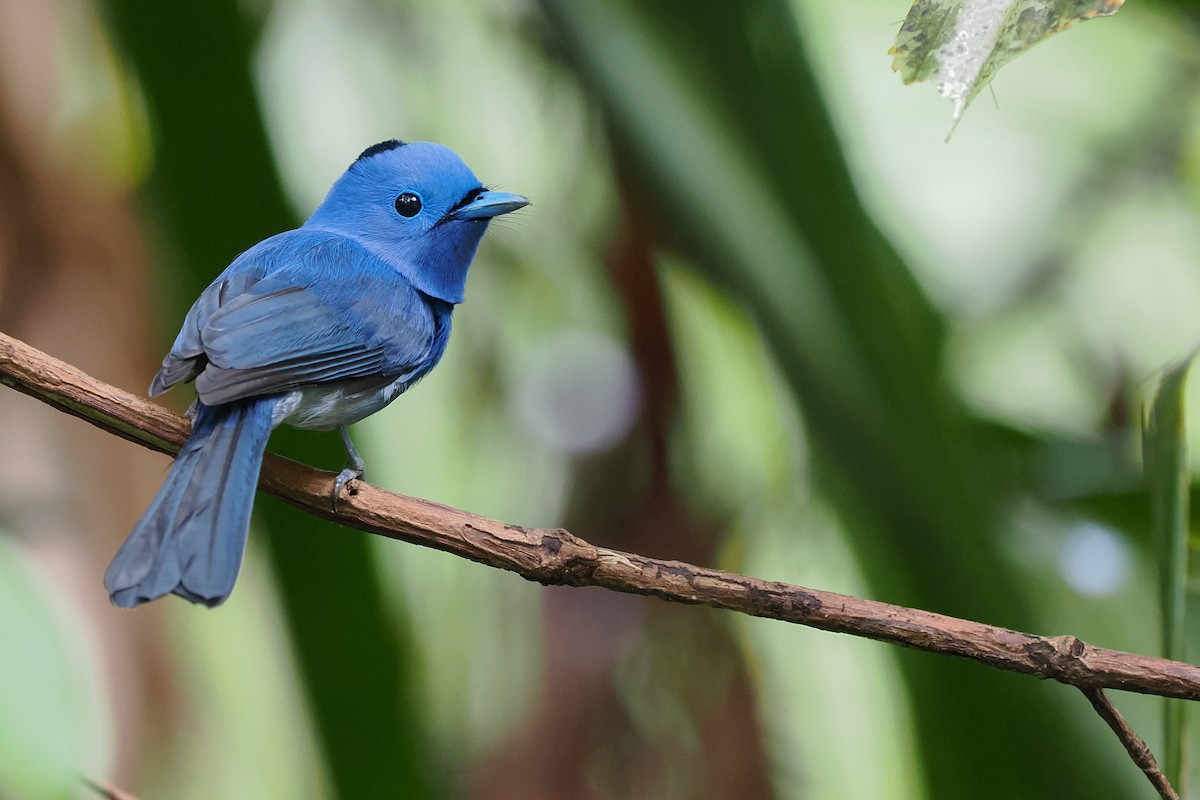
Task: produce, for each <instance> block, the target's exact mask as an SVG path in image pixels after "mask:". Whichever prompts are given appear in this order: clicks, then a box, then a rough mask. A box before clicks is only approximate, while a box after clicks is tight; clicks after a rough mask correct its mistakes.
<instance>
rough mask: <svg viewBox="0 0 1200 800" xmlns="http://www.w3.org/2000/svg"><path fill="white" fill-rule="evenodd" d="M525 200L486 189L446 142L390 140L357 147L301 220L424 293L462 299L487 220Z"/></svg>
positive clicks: (455, 300) (523, 204) (447, 299)
mask: <svg viewBox="0 0 1200 800" xmlns="http://www.w3.org/2000/svg"><path fill="white" fill-rule="evenodd" d="M527 205H529V201H528V200H526V199H525V198H524V197H522V196H521V195H519V194H510V193H508V192H494V191H488V190H487V189H485V188H484V186H483V185H482V184H481V183H480V182H479V179H478V178H476V177H475V174H474V173H473V172H471V170H470V168H469V167H467V165H466V164H464V163H463V160H462V159H461V158H459V157H458V155H457V154H456V153H455V152H454V151H453V150H451V149H450V148H448V147H443V146H442V145H440V144H432V143H430V142H414V143H412V144H405V143H403V142H399V141H395V140H393V141H389V142H381V143H380V144H377V145H374V146H372V147H369V148H367V149H366V150H365V151H363V154H362V155H360V156H359V157H358V160H356V161H355V162H354V163H353V164H351V165H350V168H349V169H348V170H346V172H345V174H343V175H342V177H340V178H338V180H337V182H336V183H334V184H333V188H331V189H330V190H329V194H328V195H326V197H325V200H324V202H322V203H321V205H320V206H319V207H318V208H317V210H316V211H315V212H313V215H312V217H310V218H309V220H308V222H307V223H305V225H306V226H308V227H314V228H320V229H324V230H330V231H334V232H336V233H339V234H342V235H345V236H349V237H351V238H353V239H355V240H356V241H358V242H359V243H361V244H362V245H363V246H364V247H366V248H367V249H368V250H370V251H371V252H372V253H373V254H375V255H376V256H378V257H380V258H382V259H383V260H384V261H386V262H387V263H389V264H391V265H392V266H393V267H394V268H395V269H397V270H398V271H399V272H400V273H401V274H402V275H403V276H404V277H405V278H407V279H408V280H409V281H410V282H411V283H412V284H413V286H415V287H416V288H417V289H419V290H420V291H422V292H424V293H425V294H428V295H430V296H432V297H437V298H439V299H441V300H445V301H446V302H449V303H461V302H462V300H463V292H464V290H465V288H466V280H467V268H468V267H469V266H471V259H472V258H474V257H475V249H476V248H477V247H478V246H479V240H480V239H481V238H482V237H483V232H484V231H485V230H486V229H487V223H488V221H489V220H491V219H492V217H496V216H499V215H501V214H507V213H508V212H510V211H516V210H517V209H518V208H522V207H523V206H527Z"/></svg>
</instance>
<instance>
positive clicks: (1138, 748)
mask: <svg viewBox="0 0 1200 800" xmlns="http://www.w3.org/2000/svg"><path fill="white" fill-rule="evenodd" d="M1080 691H1082V692H1083V696H1084V697H1086V698H1087V699H1088V702H1090V703H1091V704H1092V708H1094V709H1096V713H1097V714H1099V715H1100V717H1101V718H1102V719H1103V720H1104V721H1105V722H1107V723H1108V727H1110V728H1112V730H1113V733H1115V734H1116V735H1117V738H1118V739H1120V740H1121V744H1123V745H1125V752H1127V753H1129V757H1130V758H1132V759H1133V763H1135V764H1137V765H1138V767H1139V768H1140V769H1141V770H1142V772H1144V773H1146V777H1147V778H1148V779H1149V780H1150V783H1152V784H1153V785H1154V788H1155V789H1156V790H1157V791H1158V794H1159V796H1160V797H1162V798H1163V800H1179V795H1178V794H1177V793H1176V792H1175V789H1174V788H1173V787H1172V786H1171V782H1170V781H1168V780H1167V776H1166V775H1164V774H1163V771H1162V770H1161V769H1159V766H1158V762H1157V761H1155V760H1154V754H1153V753H1151V752H1150V748H1149V747H1147V746H1146V743H1145V742H1144V741H1143V740H1142V737H1140V736H1138V735H1137V733H1135V732H1134V730H1133V728H1131V727H1129V723H1128V722H1126V721H1125V718H1124V717H1123V716H1121V712H1120V711H1118V710H1117V707H1116V706H1114V705H1113V703H1112V700H1110V699H1109V697H1108V695H1107V694H1105V693H1104V690H1103V689H1095V688H1091V689H1081V690H1080Z"/></svg>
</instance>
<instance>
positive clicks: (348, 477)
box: [333, 467, 367, 511]
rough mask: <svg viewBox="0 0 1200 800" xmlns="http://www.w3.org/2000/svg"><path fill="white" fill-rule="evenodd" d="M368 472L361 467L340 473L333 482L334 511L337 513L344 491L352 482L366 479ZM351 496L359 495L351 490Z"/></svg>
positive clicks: (348, 468)
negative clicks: (339, 500) (339, 499)
mask: <svg viewBox="0 0 1200 800" xmlns="http://www.w3.org/2000/svg"><path fill="white" fill-rule="evenodd" d="M366 474H367V473H366V470H364V469H362V468H361V467H346V468H345V469H344V470H342V471H341V472H339V473H338V476H337V477H336V478H335V479H334V481H333V510H334V511H337V508H338V498H339V497H341V496H342V490H343V489H345V488H346V485H347V484H349V483H350V482H351V481H356V480H362V479H363V478H365V477H366ZM350 494H352V495H354V494H358V492H357V491H355V490H354V489H353V488H351V489H350Z"/></svg>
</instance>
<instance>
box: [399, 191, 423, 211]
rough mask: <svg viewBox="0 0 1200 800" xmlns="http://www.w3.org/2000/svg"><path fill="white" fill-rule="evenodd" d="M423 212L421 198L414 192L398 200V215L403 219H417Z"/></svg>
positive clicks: (405, 194) (406, 193)
mask: <svg viewBox="0 0 1200 800" xmlns="http://www.w3.org/2000/svg"><path fill="white" fill-rule="evenodd" d="M420 212H421V197H420V196H419V195H417V194H414V193H413V192H404V193H402V194H401V195H400V196H399V197H397V198H396V213H397V214H399V215H400V216H402V217H415V216H416V215H417V214H419V213H420Z"/></svg>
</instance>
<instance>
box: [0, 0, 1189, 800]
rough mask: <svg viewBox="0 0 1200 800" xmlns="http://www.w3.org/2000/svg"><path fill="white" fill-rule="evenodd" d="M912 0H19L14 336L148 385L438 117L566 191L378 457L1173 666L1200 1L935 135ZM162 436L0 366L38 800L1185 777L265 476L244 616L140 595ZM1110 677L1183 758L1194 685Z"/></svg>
mask: <svg viewBox="0 0 1200 800" xmlns="http://www.w3.org/2000/svg"><path fill="white" fill-rule="evenodd" d="M906 11H907V5H906V4H905V3H904V2H903V1H902V0H899V1H891V2H882V0H863V2H856V3H832V2H822V0H795V2H793V3H791V4H790V5H789V4H786V3H781V2H768V1H767V0H744V2H741V3H722V2H716V0H703V2H684V0H640V2H635V0H541V2H533V0H444V1H443V2H439V3H433V2H426V3H416V2H384V0H353V1H352V2H342V3H336V2H332V0H243V1H242V2H233V0H210V1H209V2H204V3H190V4H163V3H154V2H149V0H111V2H101V3H95V4H93V3H88V2H84V0H57V1H56V2H52V3H46V2H42V1H41V0H0V330H3V331H4V332H5V333H8V334H11V335H14V336H17V337H19V338H22V339H25V340H26V341H28V342H30V343H31V344H33V345H34V346H37V347H39V348H42V349H44V350H47V351H48V352H50V353H51V354H53V355H56V356H58V357H60V358H63V359H65V360H67V361H70V362H72V363H74V364H76V365H78V366H80V367H81V368H83V369H85V370H87V371H88V372H90V373H91V374H93V375H95V376H97V377H98V378H100V379H102V380H106V381H109V382H111V383H114V384H116V385H118V386H121V387H122V388H125V389H129V390H134V391H142V390H143V387H144V386H145V385H146V384H147V382H148V381H149V378H150V376H151V375H152V374H153V373H154V370H155V368H156V366H157V364H158V361H159V359H160V358H161V355H162V353H163V352H165V350H166V347H167V346H168V344H169V341H170V339H171V338H172V337H173V336H174V333H175V331H176V329H177V325H178V323H179V320H180V319H181V317H182V315H183V313H184V312H185V311H186V309H187V307H188V305H189V304H190V302H191V300H192V299H193V298H194V297H195V296H196V294H197V293H198V292H199V291H200V290H201V289H202V288H203V287H204V286H205V285H207V284H208V282H209V281H210V280H211V279H212V278H213V277H215V275H216V274H217V273H218V272H219V271H220V270H221V269H222V268H223V267H224V266H225V265H226V264H227V263H228V262H229V261H230V260H231V259H232V257H233V256H235V255H236V254H237V253H238V252H239V251H241V250H242V249H244V248H246V247H247V246H249V245H250V244H253V243H254V242H256V241H258V240H259V239H261V238H263V237H265V236H267V235H270V234H273V233H276V232H278V231H280V230H282V229H285V228H288V227H291V226H293V225H295V224H297V222H298V221H299V220H301V219H303V218H304V217H305V216H307V214H308V213H309V212H310V211H311V210H312V208H313V207H314V206H315V205H316V204H317V203H318V202H319V201H320V199H321V197H322V195H323V192H324V191H325V190H326V188H327V187H328V186H329V184H330V183H331V182H332V181H333V180H334V179H335V178H336V177H337V176H338V175H339V174H340V172H341V171H342V170H343V169H344V168H345V167H346V165H348V164H349V162H350V161H352V160H353V158H354V157H355V156H356V155H357V154H358V152H359V151H361V150H362V149H363V148H364V147H366V146H367V145H369V144H372V143H374V142H377V141H380V140H383V139H388V138H392V137H400V138H404V139H408V140H421V139H429V140H434V141H439V142H443V143H445V144H448V145H450V146H451V147H453V148H454V149H455V150H457V151H458V152H459V153H460V154H461V155H462V156H463V157H464V159H465V160H466V161H467V162H468V163H469V164H470V165H471V166H472V167H473V168H474V170H475V171H476V173H477V174H478V175H480V177H481V178H482V179H483V180H484V181H485V182H487V183H488V184H489V185H494V186H498V187H500V188H504V189H506V190H511V191H518V192H521V193H522V194H525V195H527V196H529V197H531V198H532V199H533V200H534V206H533V207H532V208H531V209H529V210H527V211H523V212H521V213H520V214H517V215H513V216H512V217H506V218H504V219H502V220H500V221H498V222H497V223H495V224H493V226H492V230H491V232H490V233H489V235H488V237H487V239H486V240H485V243H484V245H483V247H482V248H481V251H480V254H479V257H478V258H477V260H476V263H475V266H474V268H473V270H472V274H471V278H470V281H469V284H468V299H467V302H466V303H465V304H464V305H463V307H462V308H460V309H459V311H458V313H457V314H456V325H455V334H454V338H453V340H452V343H451V346H450V348H449V351H448V353H447V355H446V358H445V360H444V361H443V362H442V365H441V366H440V367H439V369H438V370H437V371H435V372H434V373H433V374H432V375H431V376H430V377H429V378H428V379H426V380H425V381H424V382H423V383H422V384H421V386H420V387H419V388H418V389H416V390H415V391H413V392H411V393H410V394H407V395H405V397H404V398H403V399H402V400H401V401H399V402H398V403H396V404H395V405H394V406H393V407H392V408H389V409H388V410H387V411H386V412H384V413H381V414H379V415H377V416H376V417H373V418H372V419H370V420H367V421H365V422H364V423H362V424H360V425H359V426H357V427H356V431H355V433H356V439H357V442H358V443H359V449H360V450H361V451H362V452H363V454H364V456H365V457H366V458H367V460H368V463H369V464H370V469H371V473H370V476H371V479H372V482H374V483H377V484H378V485H380V486H383V487H386V488H388V489H392V490H395V491H400V492H403V493H406V494H412V495H417V496H421V497H426V498H430V499H433V500H436V501H439V502H443V503H447V504H450V505H455V506H459V507H462V508H465V509H468V510H470V511H473V512H475V513H479V514H483V515H487V516H493V517H497V518H500V519H504V520H506V521H510V522H514V523H519V524H526V525H537V526H560V525H561V526H565V527H567V528H569V529H570V530H572V531H573V532H574V533H576V534H578V535H580V536H583V537H584V538H587V539H589V540H591V541H593V542H596V543H597V544H603V545H606V546H610V547H617V548H620V549H625V550H631V551H635V552H639V553H644V554H646V555H651V556H655V557H663V558H675V559H681V560H687V561H692V562H696V563H702V564H705V565H711V566H716V567H720V568H723V569H730V570H735V571H739V572H745V573H749V574H753V575H755V576H759V577H763V578H770V579H776V580H784V581H789V582H794V583H801V584H806V585H811V586H816V587H820V588H824V589H830V590H834V591H840V592H845V593H852V594H859V595H864V596H869V597H873V598H876V599H880V600H885V601H889V602H893V603H900V604H905V605H913V606H919V607H922V608H927V609H931V610H936V611H940V612H943V613H947V614H952V615H957V616H963V617H969V618H971V619H976V620H980V621H984V622H989V623H993V624H998V625H1005V626H1010V627H1015V628H1019V629H1022V630H1027V631H1032V632H1037V633H1044V634H1058V633H1072V634H1075V635H1077V636H1079V637H1081V638H1083V639H1084V640H1086V641H1088V642H1091V643H1094V644H1098V645H1103V646H1106V647H1112V648H1118V649H1125V650H1134V651H1138V652H1144V653H1156V652H1158V651H1159V648H1160V643H1159V641H1158V634H1157V631H1158V620H1157V607H1156V604H1155V603H1156V597H1157V589H1156V586H1155V582H1154V581H1155V579H1154V559H1153V556H1152V554H1151V553H1150V542H1149V533H1148V516H1149V514H1148V505H1147V501H1146V495H1145V492H1144V490H1143V487H1142V484H1141V479H1140V464H1139V461H1138V457H1137V453H1138V441H1137V433H1136V430H1137V427H1138V424H1137V423H1138V418H1139V414H1140V413H1141V411H1140V409H1141V407H1142V404H1143V403H1144V400H1145V398H1146V396H1147V393H1148V392H1149V391H1150V390H1151V389H1152V388H1153V385H1154V379H1155V376H1156V375H1157V373H1158V371H1159V370H1161V368H1162V367H1163V366H1164V365H1166V364H1168V363H1169V362H1171V361H1173V360H1176V359H1178V358H1181V357H1183V356H1185V355H1186V354H1187V353H1189V352H1190V351H1191V350H1192V348H1194V347H1195V346H1196V345H1197V343H1200V314H1197V313H1196V309H1200V266H1198V264H1200V261H1198V258H1197V257H1198V256H1200V225H1198V224H1197V203H1198V201H1200V55H1198V54H1200V49H1198V48H1197V43H1198V38H1200V37H1198V35H1197V28H1196V27H1195V24H1194V20H1193V16H1192V13H1191V11H1190V8H1189V7H1187V6H1184V5H1173V4H1158V3H1137V4H1133V5H1132V7H1130V8H1128V9H1126V10H1124V11H1123V12H1122V13H1121V14H1120V15H1119V16H1117V17H1116V18H1113V19H1108V20H1101V21H1098V22H1094V23H1089V24H1088V25H1084V26H1081V27H1079V28H1078V29H1073V30H1072V31H1070V32H1069V33H1067V34H1064V35H1062V36H1060V37H1056V38H1055V39H1053V40H1051V41H1050V42H1048V43H1046V44H1044V45H1042V46H1040V47H1038V48H1036V49H1034V50H1033V51H1032V52H1030V53H1029V54H1027V55H1025V56H1023V57H1022V58H1020V59H1018V60H1017V61H1016V62H1014V63H1013V64H1011V65H1009V66H1008V67H1006V68H1005V69H1004V70H1002V71H1001V73H1000V74H999V76H998V77H997V80H996V82H995V86H994V95H995V103H993V102H991V101H990V100H989V99H988V98H986V97H984V98H980V99H979V100H977V101H976V103H975V104H974V106H973V107H972V108H971V110H970V111H969V112H968V113H967V115H966V118H965V120H964V121H963V122H962V124H960V125H959V127H958V129H957V131H956V133H955V135H954V138H953V140H952V142H951V143H950V144H945V143H944V142H943V138H944V135H945V132H946V129H947V128H948V125H949V116H950V106H949V104H948V103H947V102H946V101H944V100H943V99H942V98H940V97H939V96H938V95H937V93H936V91H935V90H934V89H933V88H932V87H929V86H919V87H912V88H906V87H904V86H902V84H901V82H900V80H899V79H898V78H897V77H896V76H895V75H894V74H893V73H891V71H890V69H889V63H890V60H889V58H888V56H887V50H888V48H889V46H890V45H891V40H892V38H893V37H894V35H895V31H896V29H897V27H898V24H899V21H900V20H901V19H902V18H903V17H904V14H905V13H906ZM187 395H188V393H187V392H186V391H185V392H180V393H178V394H177V395H171V396H169V397H168V398H167V399H166V402H169V403H171V404H173V405H174V407H175V408H177V409H180V410H182V409H183V408H184V407H186V405H187V403H188V402H190V397H188V396H187ZM1190 395H1191V396H1192V397H1195V396H1197V392H1196V391H1192V392H1190ZM1192 427H1193V428H1200V426H1197V425H1193V426H1192ZM272 442H273V444H272V448H273V449H275V450H277V451H279V452H283V453H286V454H288V455H291V456H293V457H296V458H299V459H301V460H304V461H306V462H308V463H311V464H314V465H317V466H322V467H325V468H330V469H332V468H336V467H338V466H340V464H341V458H342V456H341V454H340V450H339V444H338V442H337V437H336V436H334V435H332V434H329V435H323V434H313V433H296V432H293V431H287V430H280V431H278V432H277V433H276V435H275V437H274V438H273V440H272ZM1192 449H1193V452H1200V450H1198V449H1197V448H1195V447H1193V448H1192ZM166 466H167V462H166V459H165V458H163V457H161V456H159V455H156V454H152V453H149V452H146V451H143V450H141V449H140V448H137V447H135V446H133V445H131V444H128V443H126V442H124V441H121V440H118V439H115V438H113V437H107V436H105V435H103V434H101V433H99V432H97V431H93V430H90V429H88V428H87V426H85V425H83V424H82V423H80V422H78V421H77V420H73V419H70V418H68V417H66V416H63V415H61V414H56V413H55V412H53V411H51V410H49V409H47V408H43V407H41V406H40V405H39V404H37V403H35V402H34V401H32V400H30V399H29V398H27V397H24V396H20V395H17V394H15V393H12V392H5V393H0V798H5V799H6V800H7V798H14V799H15V798H42V797H45V798H56V797H86V796H89V794H88V792H87V791H86V790H84V789H82V788H81V787H80V784H79V782H78V776H79V775H86V776H88V777H90V778H93V779H95V780H99V781H104V782H109V783H111V784H113V785H115V786H118V787H120V788H122V789H124V790H127V791H130V792H132V793H134V794H136V795H137V796H139V797H143V798H165V797H170V798H183V799H184V800H186V799H187V798H196V799H197V800H199V798H211V797H231V798H243V797H245V798H264V797H330V798H335V797H340V798H360V797H363V798H372V797H399V798H419V797H436V798H443V797H450V798H454V797H460V798H467V797H480V798H584V797H594V798H648V799H649V798H655V799H657V798H665V799H666V800H674V799H675V798H700V797H704V798H759V797H763V798H767V797H771V798H781V799H782V798H850V797H853V798H918V797H928V798H939V799H942V798H945V799H947V800H949V799H950V798H963V797H972V798H993V797H995V798H1034V797H1088V798H1092V797H1106V798H1107V797H1151V796H1153V793H1152V790H1151V789H1150V787H1149V785H1148V784H1145V782H1144V780H1143V778H1142V777H1141V776H1140V775H1139V774H1138V772H1137V770H1136V768H1135V767H1134V766H1133V765H1132V763H1130V762H1129V760H1128V758H1127V757H1126V756H1125V755H1124V752H1123V751H1122V749H1121V747H1120V745H1119V744H1118V743H1117V741H1116V740H1115V738H1114V737H1112V736H1111V734H1110V733H1109V732H1108V731H1107V730H1106V729H1105V728H1104V725H1103V724H1102V723H1101V722H1100V720H1099V719H1098V718H1096V716H1095V715H1094V713H1093V712H1092V711H1091V709H1090V707H1089V705H1088V703H1087V702H1086V700H1085V699H1084V698H1083V697H1082V696H1080V695H1079V694H1078V693H1077V692H1075V691H1074V690H1071V689H1069V688H1068V687H1063V686H1059V685H1053V684H1052V685H1047V684H1042V683H1038V682H1036V681H1034V680H1032V679H1029V678H1025V677H1020V676H1013V675H1007V674H1000V673H995V672H993V671H989V670H986V669H984V668H982V667H979V666H976V665H973V664H969V663H966V662H959V661H954V660H950V659H946V658H940V657H936V656H932V655H927V654H920V653H911V652H907V651H901V650H898V649H897V648H893V647H888V646H885V645H882V644H876V643H872V642H866V641H861V640H856V639H851V638H849V637H843V636H835V635H831V634H826V633H820V632H816V631H810V630H806V629H801V628H798V627H795V626H788V625H783V624H779V623H771V622H766V621H762V620H754V619H747V618H742V617H740V616H737V615H732V614H727V613H718V612H715V611H712V610H709V609H703V608H693V607H678V606H671V605H668V604H665V603H662V602H659V601H656V600H652V599H647V598H637V597H627V596H622V595H616V594H614V593H610V592H605V591H601V590H594V589H567V588H544V587H540V586H536V585H532V584H528V583H525V582H523V581H522V580H520V579H519V578H517V577H515V576H512V575H509V574H504V573H499V572H496V571H494V570H489V569H486V568H484V567H481V566H479V565H477V564H473V563H468V562H465V561H461V560H458V559H455V558H453V557H450V556H447V555H444V554H442V553H436V552H427V551H423V550H420V549H418V548H415V547H412V546H407V545H403V544H400V543H397V542H393V541H383V540H381V541H374V540H373V539H372V537H368V536H365V535H362V534H359V533H357V532H352V531H346V530H342V529H339V528H337V527H336V526H333V525H331V524H328V523H325V522H321V521H318V520H313V519H310V518H307V517H305V516H304V515H302V514H300V513H299V512H296V511H295V510H293V509H290V508H287V507H285V506H283V505H282V504H280V503H278V502H276V501H273V500H271V499H269V498H265V497H261V496H260V498H259V501H258V506H257V514H256V518H255V519H256V521H255V526H254V527H255V529H254V531H253V534H252V536H251V544H250V548H249V552H248V554H247V558H246V563H245V566H244V568H243V574H242V577H241V579H240V582H239V585H238V590H237V592H236V593H235V594H234V595H233V597H232V599H231V600H230V601H229V603H228V604H226V605H225V606H224V607H222V608H220V609H219V610H217V611H214V612H207V611H205V610H203V609H198V608H193V607H191V606H188V605H187V604H185V603H182V602H179V601H177V600H174V599H167V600H165V601H163V602H160V603H155V604H153V605H152V606H150V607H146V608H143V609H139V610H138V611H136V612H133V613H130V612H121V611H119V610H117V609H114V608H111V607H109V605H108V603H107V600H106V598H105V595H104V592H103V589H102V586H101V576H102V574H103V569H104V565H105V564H106V562H107V560H108V558H109V557H110V556H111V554H112V552H113V551H114V550H115V548H116V547H117V545H118V543H119V542H120V540H121V539H122V538H123V537H124V535H125V534H126V532H127V531H128V530H129V528H130V527H131V525H132V524H133V522H134V521H135V520H136V519H137V517H138V516H139V514H140V513H141V511H142V509H143V508H144V507H145V505H146V504H147V503H148V502H149V499H150V498H151V497H152V495H153V493H154V491H155V489H156V488H157V486H158V484H159V483H160V482H161V480H162V477H163V475H164V474H165V470H166ZM1115 700H1116V702H1117V704H1118V705H1119V706H1120V708H1121V709H1122V711H1123V712H1124V713H1125V714H1126V715H1127V716H1128V718H1129V719H1130V720H1131V722H1132V723H1133V724H1134V726H1135V727H1136V728H1137V729H1138V730H1139V731H1140V732H1141V733H1142V734H1143V735H1144V736H1145V737H1146V738H1147V740H1148V741H1149V743H1150V744H1151V746H1152V747H1155V746H1157V745H1158V744H1159V743H1160V742H1159V738H1158V737H1159V732H1160V728H1161V722H1160V719H1161V714H1162V704H1161V702H1159V701H1157V700H1154V699H1152V698H1143V697H1136V696H1126V695H1117V696H1116V697H1115Z"/></svg>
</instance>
